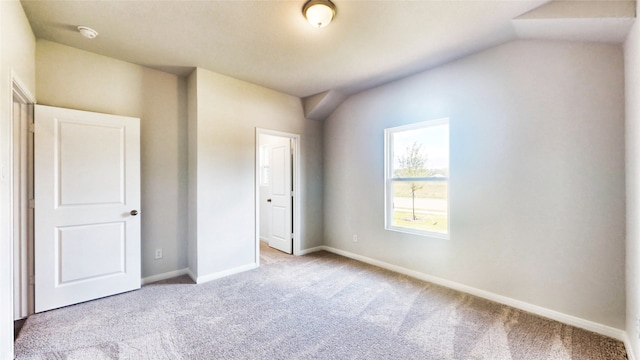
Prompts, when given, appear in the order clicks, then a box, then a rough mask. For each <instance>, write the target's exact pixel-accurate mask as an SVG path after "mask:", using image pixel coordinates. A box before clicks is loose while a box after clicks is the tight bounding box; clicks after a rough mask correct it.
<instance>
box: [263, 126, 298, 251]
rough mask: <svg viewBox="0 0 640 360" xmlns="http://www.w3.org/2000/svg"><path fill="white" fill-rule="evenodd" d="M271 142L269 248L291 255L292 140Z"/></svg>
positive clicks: (280, 139) (278, 139) (282, 139)
mask: <svg viewBox="0 0 640 360" xmlns="http://www.w3.org/2000/svg"><path fill="white" fill-rule="evenodd" d="M274 139H275V140H273V142H270V160H269V164H270V172H271V179H270V180H271V182H270V185H271V197H270V199H269V200H267V201H269V203H270V204H271V219H270V220H271V233H270V236H269V246H271V247H272V248H275V249H278V250H280V251H284V252H286V253H287V254H291V253H292V252H293V251H292V250H293V245H292V244H293V228H292V223H293V222H292V217H293V214H292V209H293V204H292V193H291V192H292V187H291V184H292V181H291V139H289V138H280V137H278V138H276V137H274Z"/></svg>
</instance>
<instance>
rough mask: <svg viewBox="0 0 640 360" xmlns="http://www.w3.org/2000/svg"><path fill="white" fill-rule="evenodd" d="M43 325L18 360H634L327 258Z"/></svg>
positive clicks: (95, 308) (282, 260) (155, 289)
mask: <svg viewBox="0 0 640 360" xmlns="http://www.w3.org/2000/svg"><path fill="white" fill-rule="evenodd" d="M261 263H262V264H261V267H260V268H258V269H255V270H252V271H248V272H244V273H241V274H236V275H233V276H229V277H226V278H223V279H219V280H216V281H212V282H209V283H205V284H201V285H195V284H193V283H192V282H191V280H189V279H188V278H187V277H179V278H176V279H172V280H168V281H163V282H158V283H154V284H150V285H147V286H144V287H143V288H142V289H141V290H138V291H133V292H129V293H126V294H121V295H116V296H111V297H108V298H104V299H100V300H95V301H90V302H87V303H83V304H79V305H74V306H70V307H66V308H62V309H58V310H53V311H49V312H45V313H41V314H36V315H33V316H31V317H29V319H28V320H27V322H26V324H25V325H24V328H23V329H22V331H21V333H20V335H19V336H18V338H17V340H16V347H15V350H16V359H92V360H93V359H95V360H100V359H167V360H169V359H170V360H179V359H473V360H476V359H477V360H479V359H491V360H496V359H498V360H509V359H513V360H516V359H518V360H520V359H522V360H526V359H536V360H537V359H548V360H551V359H553V360H556V359H558V360H561V359H579V360H587V359H602V360H605V359H606V360H616V359H626V354H625V349H624V345H623V344H622V343H621V342H620V341H616V340H614V339H610V338H607V337H604V336H600V335H597V334H594V333H591V332H588V331H585V330H581V329H578V328H575V327H572V326H568V325H564V324H561V323H559V322H556V321H551V320H547V319H544V318H540V317H538V316H535V315H532V314H529V313H526V312H523V311H520V310H517V309H514V308H511V307H507V306H503V305H500V304H496V303H493V302H490V301H487V300H484V299H480V298H478V297H474V296H471V295H468V294H464V293H461V292H457V291H454V290H450V289H447V288H443V287H440V286H437V285H434V284H431V283H427V282H423V281H420V280H416V279H413V278H410V277H407V276H404V275H400V274H397V273H393V272H390V271H386V270H383V269H380V268H377V267H374V266H370V265H366V264H363V263H360V262H357V261H354V260H350V259H347V258H344V257H341V256H338V255H335V254H330V253H327V252H318V253H313V254H309V255H306V256H300V257H293V256H288V255H284V254H281V253H279V252H277V251H275V250H271V249H263V251H262V254H261Z"/></svg>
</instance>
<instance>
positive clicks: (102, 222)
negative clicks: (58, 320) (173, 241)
mask: <svg viewBox="0 0 640 360" xmlns="http://www.w3.org/2000/svg"><path fill="white" fill-rule="evenodd" d="M139 139H140V123H139V119H136V118H129V117H122V116H114V115H106V114H97V113H89V112H84V111H78V110H69V109H60V108H53V107H48V106H36V110H35V146H34V153H35V159H34V168H35V176H34V177H35V203H36V209H35V283H36V284H35V291H36V293H35V295H36V296H35V297H36V299H35V300H36V301H35V305H36V312H41V311H45V310H49V309H53V308H57V307H61V306H66V305H71V304H75V303H79V302H82V301H87V300H92V299H96V298H100V297H104V296H108V295H113V294H117V293H121V292H125V291H129V290H134V289H137V288H139V287H140V216H132V215H131V211H132V210H139V209H140V143H139Z"/></svg>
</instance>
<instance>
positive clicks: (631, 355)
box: [623, 332, 636, 360]
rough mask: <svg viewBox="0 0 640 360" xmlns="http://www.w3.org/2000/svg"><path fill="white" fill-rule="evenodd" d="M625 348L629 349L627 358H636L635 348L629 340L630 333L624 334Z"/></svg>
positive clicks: (632, 359) (633, 359) (629, 359)
mask: <svg viewBox="0 0 640 360" xmlns="http://www.w3.org/2000/svg"><path fill="white" fill-rule="evenodd" d="M623 342H624V348H625V349H626V350H627V359H628V360H636V356H635V355H634V354H633V348H632V347H631V341H630V340H629V333H626V332H625V334H624V340H623Z"/></svg>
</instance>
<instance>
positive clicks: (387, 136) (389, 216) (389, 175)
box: [384, 118, 451, 240]
mask: <svg viewBox="0 0 640 360" xmlns="http://www.w3.org/2000/svg"><path fill="white" fill-rule="evenodd" d="M439 125H447V127H448V129H449V133H448V134H449V136H448V137H449V138H448V139H447V143H448V147H449V149H448V150H449V156H448V158H447V169H448V176H447V177H446V181H447V212H446V216H447V232H446V233H442V232H438V231H429V230H419V229H412V228H407V227H403V226H395V225H393V182H394V181H410V180H419V181H430V180H433V179H430V178H428V177H426V178H422V177H419V178H400V177H394V176H393V170H394V169H393V164H394V160H395V158H394V157H395V154H394V153H393V148H394V146H393V145H394V144H393V135H395V134H396V133H400V132H404V131H411V130H417V129H424V128H429V127H433V126H439ZM450 131H451V126H450V121H449V118H440V119H434V120H427V121H422V122H419V123H413V124H408V125H402V126H396V127H391V128H386V129H384V228H385V230H389V231H396V232H401V233H408V234H413V235H419V236H424V237H430V238H438V239H444V240H448V239H450V237H451V208H450V199H449V198H450V194H451V190H450V185H451V181H450V180H451V168H450V164H451V141H450V140H451V133H450Z"/></svg>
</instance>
